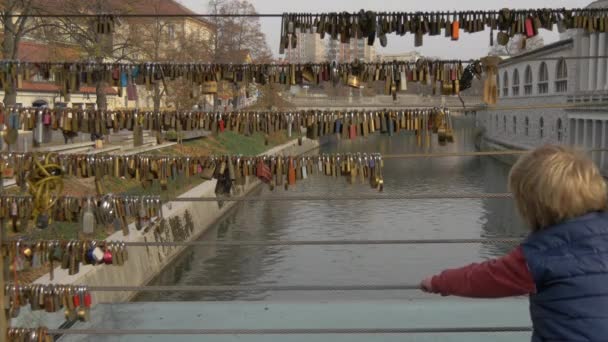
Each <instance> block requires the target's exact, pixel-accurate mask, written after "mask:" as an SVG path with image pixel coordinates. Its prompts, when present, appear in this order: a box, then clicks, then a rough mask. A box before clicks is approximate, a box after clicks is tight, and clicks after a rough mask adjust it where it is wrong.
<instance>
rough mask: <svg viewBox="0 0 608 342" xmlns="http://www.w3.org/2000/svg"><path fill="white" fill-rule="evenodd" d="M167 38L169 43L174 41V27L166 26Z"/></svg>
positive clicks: (171, 25)
mask: <svg viewBox="0 0 608 342" xmlns="http://www.w3.org/2000/svg"><path fill="white" fill-rule="evenodd" d="M167 36H168V37H169V40H170V41H173V40H174V39H175V25H173V24H170V25H167Z"/></svg>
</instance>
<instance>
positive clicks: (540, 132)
mask: <svg viewBox="0 0 608 342" xmlns="http://www.w3.org/2000/svg"><path fill="white" fill-rule="evenodd" d="M544 129H545V120H543V118H542V117H541V118H540V120H539V121H538V136H539V137H540V138H541V139H542V138H543V136H544Z"/></svg>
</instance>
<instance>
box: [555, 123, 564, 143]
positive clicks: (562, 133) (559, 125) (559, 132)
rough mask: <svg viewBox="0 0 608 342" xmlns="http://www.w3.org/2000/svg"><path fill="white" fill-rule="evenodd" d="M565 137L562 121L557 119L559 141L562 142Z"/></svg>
mask: <svg viewBox="0 0 608 342" xmlns="http://www.w3.org/2000/svg"><path fill="white" fill-rule="evenodd" d="M563 137H564V131H563V126H562V119H561V118H558V119H557V141H559V142H561V141H562V139H563Z"/></svg>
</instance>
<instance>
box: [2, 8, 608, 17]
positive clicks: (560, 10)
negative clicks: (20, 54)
mask: <svg viewBox="0 0 608 342" xmlns="http://www.w3.org/2000/svg"><path fill="white" fill-rule="evenodd" d="M544 10H547V11H548V12H549V13H560V14H561V13H563V12H564V10H568V11H574V12H585V13H596V12H597V13H603V12H606V9H605V8H569V9H565V8H545V9H544ZM536 11H537V9H531V8H529V9H515V10H513V12H514V13H531V12H536ZM374 12H375V13H376V14H378V15H392V14H394V13H395V12H385V11H374ZM472 12H475V14H477V15H496V14H500V11H497V10H482V11H472V10H460V11H422V12H421V11H416V12H414V11H399V12H396V13H404V14H416V15H443V16H445V15H457V14H459V13H472ZM297 14H301V13H300V12H283V13H173V14H164V13H97V14H93V13H27V14H23V13H8V12H7V13H3V16H5V17H8V18H20V17H29V18H97V17H100V16H111V17H119V18H182V17H183V18H204V17H210V18H214V17H220V18H224V17H228V18H230V17H260V18H263V17H275V18H282V17H283V16H289V15H297ZM307 14H311V15H313V16H314V15H316V16H321V15H322V14H324V15H328V14H330V13H327V12H317V13H307ZM350 15H352V16H356V15H358V13H356V12H352V13H350Z"/></svg>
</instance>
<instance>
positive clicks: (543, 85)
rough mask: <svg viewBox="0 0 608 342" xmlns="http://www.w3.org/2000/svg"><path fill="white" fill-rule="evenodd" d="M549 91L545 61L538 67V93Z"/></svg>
mask: <svg viewBox="0 0 608 342" xmlns="http://www.w3.org/2000/svg"><path fill="white" fill-rule="evenodd" d="M548 92H549V70H548V69H547V63H545V62H542V63H540V68H539V69H538V93H539V94H546V93H548Z"/></svg>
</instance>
